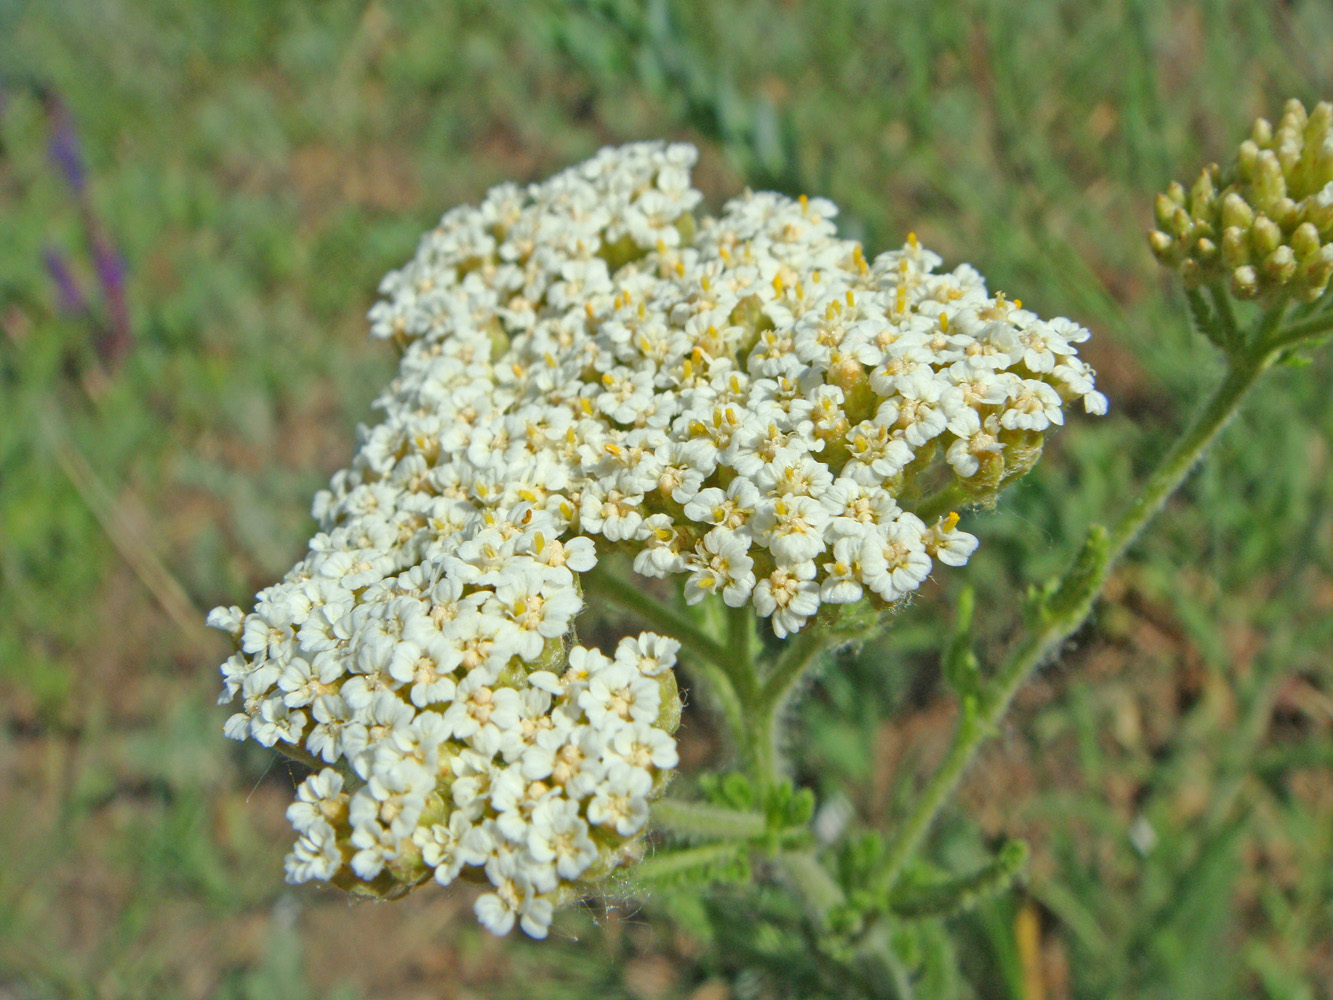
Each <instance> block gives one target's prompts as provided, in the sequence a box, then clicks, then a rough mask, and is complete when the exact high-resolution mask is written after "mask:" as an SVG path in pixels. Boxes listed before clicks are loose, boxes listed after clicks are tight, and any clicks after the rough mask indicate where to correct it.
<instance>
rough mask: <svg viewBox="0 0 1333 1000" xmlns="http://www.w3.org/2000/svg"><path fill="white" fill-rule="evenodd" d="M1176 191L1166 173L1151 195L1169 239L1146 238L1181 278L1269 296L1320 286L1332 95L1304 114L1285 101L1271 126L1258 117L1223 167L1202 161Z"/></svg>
mask: <svg viewBox="0 0 1333 1000" xmlns="http://www.w3.org/2000/svg"><path fill="white" fill-rule="evenodd" d="M1224 181H1225V184H1224V183H1223V182H1224ZM1183 194H1184V189H1183V188H1182V187H1181V185H1180V184H1178V183H1175V182H1173V183H1172V184H1171V185H1170V186H1169V187H1168V189H1167V191H1166V192H1164V193H1163V194H1162V195H1159V196H1158V198H1157V200H1156V202H1155V203H1154V214H1155V216H1156V217H1157V220H1158V230H1157V232H1159V233H1162V234H1164V235H1168V236H1171V237H1172V238H1173V244H1172V245H1171V246H1170V247H1168V246H1167V245H1166V242H1165V241H1164V240H1163V239H1162V238H1161V236H1156V235H1154V236H1151V237H1150V242H1151V245H1152V249H1153V252H1154V253H1155V254H1156V256H1157V258H1158V259H1159V260H1160V261H1162V263H1163V264H1165V265H1167V266H1168V267H1174V268H1177V269H1179V271H1180V273H1181V277H1182V278H1183V279H1184V280H1185V282H1186V284H1187V285H1189V286H1191V287H1195V286H1197V285H1199V284H1204V283H1209V282H1216V281H1222V282H1225V283H1226V284H1227V286H1228V287H1230V288H1231V289H1232V290H1233V291H1234V292H1235V294H1237V295H1240V296H1242V297H1244V298H1260V299H1265V300H1270V301H1271V300H1272V299H1274V298H1276V297H1279V296H1281V295H1285V294H1289V293H1290V294H1297V295H1299V296H1300V297H1302V298H1308V297H1309V295H1310V294H1311V290H1312V289H1313V288H1315V287H1319V288H1320V289H1321V290H1322V288H1323V287H1324V286H1325V283H1324V282H1323V281H1322V274H1323V265H1322V263H1320V262H1319V260H1315V258H1316V257H1319V255H1320V254H1321V253H1322V250H1321V248H1322V246H1323V245H1324V244H1325V243H1328V242H1333V104H1328V103H1321V104H1318V105H1316V106H1315V108H1314V110H1313V111H1311V112H1309V113H1308V114H1307V113H1306V111H1305V108H1304V106H1302V105H1301V104H1300V102H1298V101H1289V102H1288V103H1287V105H1286V107H1285V108H1284V109H1283V113H1282V117H1281V120H1280V121H1279V123H1278V125H1277V127H1276V128H1274V127H1273V126H1272V125H1271V124H1269V123H1268V122H1267V121H1264V120H1263V119H1260V120H1259V121H1257V122H1256V123H1255V125H1254V128H1253V129H1252V131H1251V137H1250V138H1248V139H1246V140H1245V141H1244V142H1242V143H1241V144H1240V146H1239V148H1238V150H1237V153H1236V158H1235V161H1234V162H1233V163H1232V164H1231V165H1230V166H1229V167H1227V168H1225V169H1220V170H1219V169H1218V168H1217V167H1216V166H1213V165H1210V166H1208V167H1206V168H1205V169H1204V170H1203V171H1201V172H1200V174H1199V176H1198V178H1197V179H1196V180H1195V182H1194V184H1193V186H1192V187H1191V189H1190V195H1189V197H1188V199H1185V198H1183V197H1182V196H1183ZM1172 206H1174V207H1172ZM1182 213H1183V214H1184V215H1187V216H1188V218H1182ZM1284 247H1285V248H1286V249H1283V248H1284ZM1307 262H1309V263H1307ZM1289 285H1290V287H1288V286H1289Z"/></svg>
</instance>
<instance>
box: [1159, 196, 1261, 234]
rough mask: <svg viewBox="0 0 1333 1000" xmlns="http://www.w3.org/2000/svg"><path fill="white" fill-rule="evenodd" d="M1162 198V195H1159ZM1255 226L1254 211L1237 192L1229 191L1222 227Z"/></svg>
mask: <svg viewBox="0 0 1333 1000" xmlns="http://www.w3.org/2000/svg"><path fill="white" fill-rule="evenodd" d="M1158 197H1159V198H1160V197H1161V195H1158ZM1253 224H1254V209H1252V208H1250V206H1249V205H1248V204H1247V203H1246V201H1245V199H1244V198H1242V197H1241V196H1240V194H1238V193H1237V192H1235V191H1228V192H1227V194H1226V196H1225V197H1224V198H1223V199H1222V225H1223V227H1225V228H1231V227H1233V226H1238V227H1240V228H1241V229H1249V228H1250V226H1252V225H1253Z"/></svg>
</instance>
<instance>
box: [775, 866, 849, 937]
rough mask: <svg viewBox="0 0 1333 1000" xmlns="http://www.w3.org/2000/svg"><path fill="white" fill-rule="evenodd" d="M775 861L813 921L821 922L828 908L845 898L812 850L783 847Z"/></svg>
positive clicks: (826, 917)
mask: <svg viewBox="0 0 1333 1000" xmlns="http://www.w3.org/2000/svg"><path fill="white" fill-rule="evenodd" d="M775 863H776V865H777V869H778V871H779V872H780V873H781V875H782V878H783V879H784V880H785V881H786V882H787V884H788V885H790V886H791V887H792V889H793V890H794V891H795V893H796V896H797V897H798V898H799V899H800V900H801V901H802V902H803V903H804V904H805V906H806V909H807V910H808V911H809V916H810V917H811V918H813V919H814V921H815V923H816V924H818V925H821V926H823V925H824V924H825V923H827V920H828V915H829V911H831V910H833V909H836V908H837V907H839V906H841V905H842V904H843V903H845V902H846V901H847V898H846V897H845V896H844V895H843V892H842V888H841V887H840V886H839V885H838V883H837V882H835V881H834V880H833V876H831V875H830V874H829V873H828V869H827V868H825V867H824V866H823V865H822V864H820V863H819V859H818V858H816V857H815V855H814V852H813V851H786V852H784V853H782V854H780V855H778V857H777V859H776V862H775Z"/></svg>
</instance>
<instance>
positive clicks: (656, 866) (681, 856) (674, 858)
mask: <svg viewBox="0 0 1333 1000" xmlns="http://www.w3.org/2000/svg"><path fill="white" fill-rule="evenodd" d="M748 850H749V847H748V845H747V844H746V843H745V842H744V841H740V840H723V841H719V842H717V843H714V844H703V845H701V846H699V847H690V848H687V849H685V850H683V851H663V852H661V853H660V854H657V855H655V856H653V857H651V858H648V859H647V860H646V861H642V862H640V863H639V864H638V865H636V866H635V868H634V881H635V882H638V883H640V884H646V885H651V884H652V883H654V882H663V881H667V882H669V881H671V880H672V879H677V878H679V877H680V876H682V875H686V874H688V873H689V872H691V871H692V870H695V869H699V868H703V867H706V866H708V865H712V864H716V863H718V862H724V861H729V860H731V859H733V858H738V857H741V856H742V855H744V854H745V853H746V852H748Z"/></svg>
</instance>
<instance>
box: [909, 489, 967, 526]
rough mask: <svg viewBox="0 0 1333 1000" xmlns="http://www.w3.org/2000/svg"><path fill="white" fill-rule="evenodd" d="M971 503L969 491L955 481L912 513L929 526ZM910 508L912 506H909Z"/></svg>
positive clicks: (925, 500)
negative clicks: (955, 509) (957, 508)
mask: <svg viewBox="0 0 1333 1000" xmlns="http://www.w3.org/2000/svg"><path fill="white" fill-rule="evenodd" d="M971 502H972V501H970V500H969V499H968V496H967V491H966V490H964V489H963V486H962V484H961V483H959V482H958V480H956V479H955V480H953V481H952V482H950V483H949V484H948V485H947V486H942V487H941V488H940V489H939V491H938V492H935V493H932V494H931V495H930V496H928V497H926V498H925V499H923V500H922V501H921V502H920V503H919V504H916V505H915V506H914V507H913V508H912V511H911V512H912V513H913V514H915V515H916V516H917V517H919V518H921V520H922V521H924V522H926V524H928V525H929V524H932V523H933V522H935V521H936V520H938V519H939V518H940V517H942V516H943V515H945V514H947V513H949V511H951V510H953V509H954V508H956V507H965V506H967V505H968V504H969V503H971ZM910 506H912V505H910V504H909V507H910Z"/></svg>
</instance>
